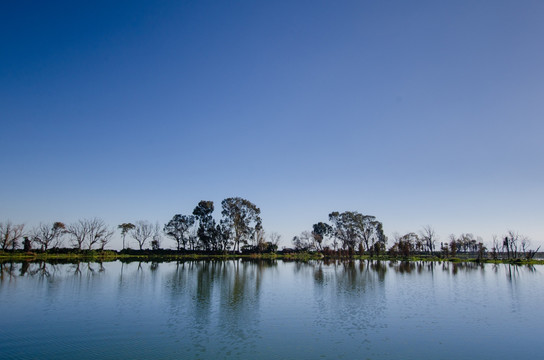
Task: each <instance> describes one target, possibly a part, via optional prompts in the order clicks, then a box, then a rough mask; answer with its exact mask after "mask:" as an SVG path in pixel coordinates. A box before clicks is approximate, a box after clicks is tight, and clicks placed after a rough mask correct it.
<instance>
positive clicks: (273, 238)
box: [268, 232, 281, 249]
mask: <svg viewBox="0 0 544 360" xmlns="http://www.w3.org/2000/svg"><path fill="white" fill-rule="evenodd" d="M268 240H269V242H270V244H271V245H272V246H275V247H276V249H277V248H278V246H279V245H280V240H281V235H280V234H278V233H277V232H271V233H270V234H268Z"/></svg>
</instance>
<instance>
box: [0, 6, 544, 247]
mask: <svg viewBox="0 0 544 360" xmlns="http://www.w3.org/2000/svg"><path fill="white" fill-rule="evenodd" d="M543 19H544V2H542V1H529V0H527V1H514V0H512V1H499V0H490V1H474V0H470V1H436V0H432V1H389V0H384V1H362V0H361V1H315V0H312V1H295V0H290V1H266V2H265V1H97V0H95V1H13V2H11V1H10V2H8V1H3V2H1V3H0V46H1V48H0V121H1V128H0V168H1V169H2V170H1V177H0V194H1V196H0V198H1V199H0V221H6V220H8V219H10V220H11V221H12V222H15V223H26V224H27V226H28V227H31V226H33V225H36V224H38V223H39V222H52V221H63V222H65V223H70V222H73V221H75V220H77V219H79V218H88V217H95V216H97V217H101V218H102V219H104V220H105V221H106V222H107V223H108V224H110V225H112V226H116V225H117V224H120V223H122V222H134V221H136V220H139V219H145V220H149V221H152V222H155V221H158V222H159V223H160V224H164V223H165V222H167V221H168V220H169V219H170V218H171V217H172V216H173V215H174V214H176V213H183V214H187V213H190V212H192V209H193V208H194V207H195V206H196V204H197V203H198V201H200V200H213V201H214V202H215V205H216V212H215V216H216V218H219V217H220V202H221V200H222V199H224V198H226V197H231V196H241V197H244V198H247V199H248V200H250V201H252V202H253V203H255V204H256V205H257V206H259V207H260V208H261V211H262V218H263V225H264V228H265V230H266V231H268V232H271V231H275V232H278V233H280V234H281V235H282V243H283V244H282V245H289V244H290V239H291V238H292V237H293V236H294V235H298V234H299V233H300V232H301V231H303V230H309V229H310V228H311V225H312V224H313V223H315V222H318V221H326V220H327V215H328V214H329V213H330V212H331V211H335V210H337V211H345V210H356V211H359V212H361V213H363V214H370V215H374V216H376V217H377V219H378V220H380V221H382V222H383V224H384V230H385V232H386V234H387V235H388V236H389V237H390V238H391V236H392V234H393V233H394V232H399V233H401V234H402V233H406V232H410V231H418V230H419V229H421V227H422V226H423V225H431V226H433V227H434V228H435V229H436V231H437V232H438V234H439V235H440V240H447V237H448V235H449V234H451V233H454V234H456V235H459V234H460V233H473V234H474V235H477V236H481V237H483V238H484V240H485V241H486V242H487V243H490V242H491V236H492V235H493V234H497V235H502V234H504V233H505V232H506V231H507V230H509V229H512V230H515V231H518V232H520V233H522V234H525V235H527V236H529V237H530V238H531V239H532V241H533V245H536V244H541V243H544V210H543V204H544V161H543V159H544V136H543V135H544V40H543V39H544V21H543ZM391 243H392V241H391V240H390V241H389V245H391ZM120 244H121V243H120V238H119V237H117V238H116V239H115V241H114V243H113V244H112V247H113V248H119V247H120ZM163 245H167V246H168V245H173V242H169V241H166V240H165V242H164V243H163Z"/></svg>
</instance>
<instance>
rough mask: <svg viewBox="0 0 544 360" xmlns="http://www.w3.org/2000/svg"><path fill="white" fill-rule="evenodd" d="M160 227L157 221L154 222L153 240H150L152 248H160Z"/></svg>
mask: <svg viewBox="0 0 544 360" xmlns="http://www.w3.org/2000/svg"><path fill="white" fill-rule="evenodd" d="M161 240H162V235H161V227H160V226H159V223H158V222H156V223H155V227H154V229H153V240H151V248H152V249H153V250H159V249H160V248H161Z"/></svg>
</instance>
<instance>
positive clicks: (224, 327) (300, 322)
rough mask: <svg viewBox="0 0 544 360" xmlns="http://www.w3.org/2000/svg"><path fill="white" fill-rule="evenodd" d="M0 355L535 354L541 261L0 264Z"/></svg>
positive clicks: (540, 350) (538, 349)
mask: <svg viewBox="0 0 544 360" xmlns="http://www.w3.org/2000/svg"><path fill="white" fill-rule="evenodd" d="M1 267H2V269H0V270H1V271H2V274H1V278H0V309H1V316H0V358H2V359H320V358H322V359H469V358H477V359H512V358H530V359H538V358H543V356H544V311H543V305H542V303H543V301H544V286H543V285H544V266H534V267H527V266H510V265H504V264H500V265H491V264H486V265H483V266H482V265H476V264H453V263H443V264H439V263H402V262H395V263H393V262H381V263H378V262H365V261H360V262H359V261H353V262H332V263H325V262H319V261H315V262H308V263H303V262H283V261H277V262H276V261H273V262H264V261H261V262H256V261H242V260H236V261H187V262H181V263H176V262H164V263H138V262H132V263H121V262H110V263H103V264H98V263H90V264H87V263H80V264H79V265H74V264H64V265H52V264H45V263H41V264H39V263H33V264H21V263H18V264H17V263H16V264H9V263H8V264H2V265H1Z"/></svg>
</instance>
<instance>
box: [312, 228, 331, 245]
mask: <svg viewBox="0 0 544 360" xmlns="http://www.w3.org/2000/svg"><path fill="white" fill-rule="evenodd" d="M312 228H313V231H312V236H313V238H314V241H315V243H316V247H317V248H318V249H319V250H322V249H323V240H324V239H325V237H326V236H329V235H330V234H332V226H330V225H329V224H326V223H324V222H318V223H317V224H314V225H313V226H312Z"/></svg>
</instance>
